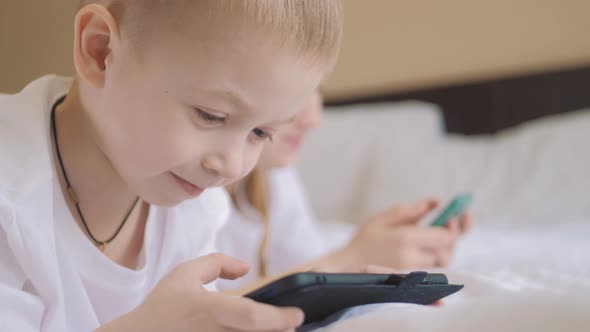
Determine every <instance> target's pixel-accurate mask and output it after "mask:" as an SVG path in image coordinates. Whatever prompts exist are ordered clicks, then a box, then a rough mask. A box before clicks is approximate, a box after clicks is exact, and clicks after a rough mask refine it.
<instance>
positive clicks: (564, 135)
mask: <svg viewBox="0 0 590 332" xmlns="http://www.w3.org/2000/svg"><path fill="white" fill-rule="evenodd" d="M589 143H590V111H589V110H587V111H581V112H572V113H567V114H562V115H558V116H552V117H547V118H544V119H540V120H537V121H533V122H530V123H527V124H524V125H522V126H520V127H517V128H513V129H510V130H507V131H504V132H502V133H499V134H497V135H495V136H478V137H474V136H470V137H465V136H460V135H450V136H448V137H447V138H445V139H444V140H442V141H439V142H434V143H429V144H424V145H422V146H420V147H418V148H417V150H415V151H412V150H399V149H396V155H391V154H389V153H388V152H389V151H390V150H391V146H397V144H396V145H390V144H389V142H387V141H380V142H378V143H377V147H376V148H375V155H376V156H377V157H376V160H375V168H374V170H373V173H372V174H371V177H369V178H368V181H369V182H368V183H367V184H366V186H367V187H369V188H370V190H367V196H365V197H362V198H359V199H361V200H362V201H363V206H360V207H359V209H360V212H359V213H360V214H362V215H368V214H372V213H374V212H376V211H379V210H381V209H382V208H384V207H386V206H389V205H391V204H392V203H393V202H401V201H412V200H415V199H419V198H423V197H428V196H432V195H434V196H438V197H440V198H443V199H444V200H449V199H450V198H451V197H452V196H454V195H455V194H456V193H458V192H462V191H469V192H472V193H474V198H475V200H474V204H473V206H472V208H473V212H475V214H476V216H477V218H478V222H481V223H485V222H494V223H500V222H504V223H515V222H518V223H525V222H529V223H530V222H534V223H542V222H546V223H556V222H557V223H560V222H573V221H578V220H583V219H586V220H588V219H589V218H590V194H589V189H590V148H589V147H588V144H589ZM354 177H355V176H351V178H354Z"/></svg>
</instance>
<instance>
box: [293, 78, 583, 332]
mask: <svg viewBox="0 0 590 332" xmlns="http://www.w3.org/2000/svg"><path fill="white" fill-rule="evenodd" d="M589 86H590V70H589V69H588V68H581V69H577V70H568V71H562V72H558V73H545V74H540V75H532V76H526V77H517V78H512V79H504V80H498V81H490V82H478V83H474V84H471V85H464V86H454V87H443V88H440V89H435V90H429V91H418V92H412V93H405V94H397V95H391V96H377V97H375V96H373V97H370V98H369V97H362V98H357V99H354V100H344V101H331V102H330V105H331V106H329V107H328V111H327V112H326V118H325V121H324V122H325V123H324V125H323V127H322V128H320V129H319V130H317V131H316V132H314V133H313V134H311V135H310V136H311V137H310V138H309V141H308V142H307V144H305V146H304V151H303V153H302V158H301V161H300V164H299V169H300V172H301V175H302V178H303V181H304V183H305V185H306V188H307V190H308V192H309V194H310V197H311V201H312V205H313V207H314V209H315V211H316V213H317V214H318V216H319V219H320V220H322V221H323V223H322V229H323V230H324V233H325V238H326V243H327V244H328V245H331V246H337V245H339V244H341V243H342V242H343V241H346V239H347V237H348V236H349V234H350V233H351V232H352V230H353V228H354V226H353V225H354V223H358V222H359V221H362V220H364V219H365V218H366V217H367V216H370V215H371V214H373V213H375V212H377V211H379V210H380V209H382V208H384V207H387V206H389V205H391V204H393V203H396V202H405V201H411V200H414V199H418V198H421V197H425V196H432V195H435V196H437V197H440V198H442V199H443V200H448V199H450V198H451V197H452V196H453V195H454V194H455V193H457V192H460V191H470V192H472V193H473V194H474V196H475V201H474V204H473V206H472V207H473V209H472V210H473V212H474V213H475V215H476V216H477V224H476V226H475V227H474V229H473V231H472V232H470V233H469V234H468V235H467V236H466V237H465V238H464V239H463V240H462V241H461V242H460V244H459V246H458V248H457V251H456V256H455V259H454V261H453V263H452V264H451V266H450V267H449V268H448V269H444V270H441V271H442V272H444V273H446V274H447V275H448V276H449V278H450V280H451V281H452V282H454V283H462V284H465V289H464V290H463V291H461V292H460V293H458V294H456V295H454V296H451V297H449V298H448V299H447V300H446V302H445V305H444V306H443V307H440V308H439V307H436V308H435V307H422V306H414V305H403V304H388V305H375V306H363V307H358V308H354V309H352V310H349V311H347V312H346V313H344V314H343V316H342V317H341V318H340V319H339V320H338V321H336V322H334V323H332V324H330V325H328V326H325V327H324V328H323V330H325V331H361V330H362V331H386V330H400V329H403V330H408V331H453V332H456V331H590V314H589V313H590V242H589V240H590V191H589V188H590V147H589V146H588V145H589V143H590V107H589V106H590V91H589V90H588V88H587V87H589ZM486 91H487V92H486ZM492 92H494V93H492ZM478 96H479V98H478ZM490 96H493V98H492V97H490ZM490 98H492V99H490ZM407 99H415V100H414V101H408V100H407ZM326 151H330V156H331V157H330V158H329V159H326V158H322V156H325V155H326ZM319 159H321V160H322V163H318V162H317V160H319Z"/></svg>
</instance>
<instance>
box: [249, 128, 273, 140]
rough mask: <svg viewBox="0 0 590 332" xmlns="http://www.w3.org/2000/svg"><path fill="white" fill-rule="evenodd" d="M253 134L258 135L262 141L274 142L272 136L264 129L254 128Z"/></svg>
mask: <svg viewBox="0 0 590 332" xmlns="http://www.w3.org/2000/svg"><path fill="white" fill-rule="evenodd" d="M252 132H253V133H254V135H256V137H258V138H260V139H262V140H265V139H268V140H270V141H272V135H271V134H269V133H267V132H266V131H264V130H262V129H259V128H254V130H252Z"/></svg>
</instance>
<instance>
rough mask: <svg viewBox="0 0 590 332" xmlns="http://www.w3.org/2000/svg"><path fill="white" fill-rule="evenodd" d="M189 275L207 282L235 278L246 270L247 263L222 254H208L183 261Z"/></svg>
mask: <svg viewBox="0 0 590 332" xmlns="http://www.w3.org/2000/svg"><path fill="white" fill-rule="evenodd" d="M185 264H186V265H187V267H188V268H190V269H191V273H190V274H191V277H192V278H195V279H198V280H200V281H201V282H202V283H203V284H208V283H210V282H212V281H214V280H216V279H217V278H223V279H237V278H239V277H241V276H243V275H244V274H246V273H247V272H248V269H249V267H248V264H246V263H244V262H242V261H240V260H238V259H235V258H233V257H230V256H227V255H224V254H209V255H207V256H203V257H200V258H197V259H194V260H192V261H189V262H187V263H185Z"/></svg>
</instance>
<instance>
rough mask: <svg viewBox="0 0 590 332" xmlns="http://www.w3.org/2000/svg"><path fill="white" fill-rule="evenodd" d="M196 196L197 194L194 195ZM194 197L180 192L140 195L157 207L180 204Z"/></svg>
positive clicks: (169, 206)
mask: <svg viewBox="0 0 590 332" xmlns="http://www.w3.org/2000/svg"><path fill="white" fill-rule="evenodd" d="M196 197H198V196H196ZM196 197H189V196H188V195H180V194H176V193H175V194H170V195H162V194H161V193H158V194H146V195H145V196H142V199H143V200H144V201H145V202H146V203H148V204H150V205H155V206H159V207H165V208H171V207H175V206H177V205H179V204H181V203H182V202H184V201H187V200H190V199H193V198H196Z"/></svg>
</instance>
